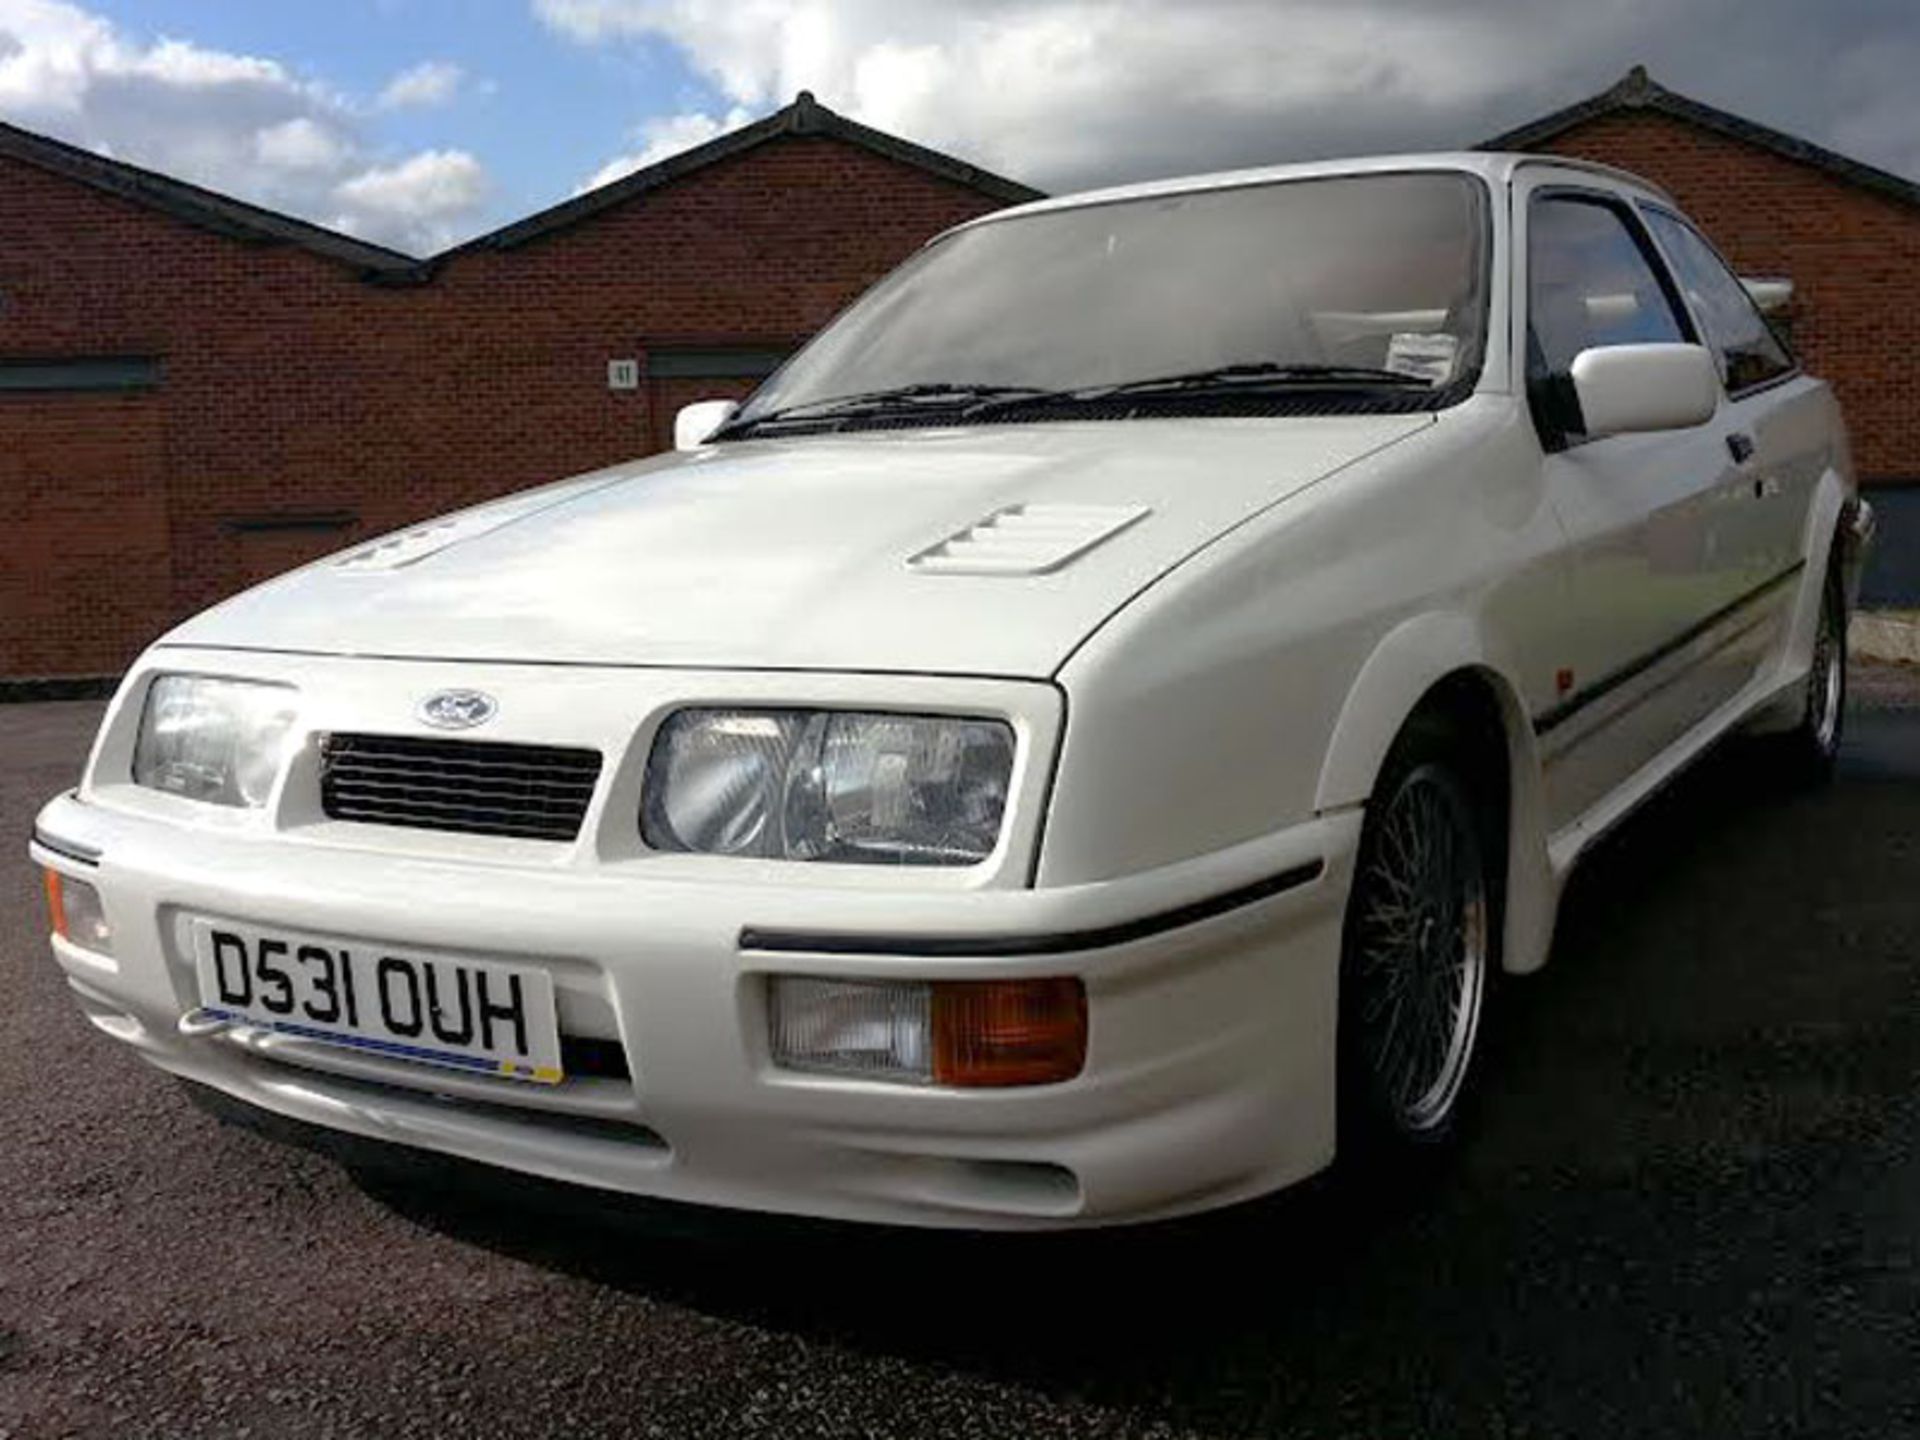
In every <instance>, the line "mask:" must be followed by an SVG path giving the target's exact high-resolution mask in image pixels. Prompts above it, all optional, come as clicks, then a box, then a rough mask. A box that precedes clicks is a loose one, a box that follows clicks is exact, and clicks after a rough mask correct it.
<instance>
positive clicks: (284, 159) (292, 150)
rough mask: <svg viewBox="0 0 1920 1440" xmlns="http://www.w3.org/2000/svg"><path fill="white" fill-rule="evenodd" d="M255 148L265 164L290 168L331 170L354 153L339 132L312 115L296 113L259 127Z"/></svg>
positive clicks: (254, 137) (344, 162) (256, 153)
mask: <svg viewBox="0 0 1920 1440" xmlns="http://www.w3.org/2000/svg"><path fill="white" fill-rule="evenodd" d="M253 150H254V154H255V155H257V156H258V157H259V158H260V163H261V164H263V165H267V166H270V167H273V168H275V169H281V170H288V171H303V170H318V171H324V172H328V173H331V172H333V171H336V170H338V169H340V168H341V166H343V165H344V164H346V162H347V161H348V159H349V158H351V155H352V147H351V146H350V145H349V144H348V143H347V141H346V139H345V138H344V137H343V136H342V135H340V134H339V132H337V131H335V130H331V129H329V128H328V127H327V126H325V125H322V124H321V123H320V122H319V121H317V120H315V119H314V118H313V117H312V116H310V115H296V116H294V117H293V119H291V120H283V121H281V122H280V123H279V124H278V125H268V126H266V127H265V128H264V129H261V130H256V131H255V132H254V136H253Z"/></svg>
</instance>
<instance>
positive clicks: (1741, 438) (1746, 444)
mask: <svg viewBox="0 0 1920 1440" xmlns="http://www.w3.org/2000/svg"><path fill="white" fill-rule="evenodd" d="M1727 453H1728V454H1729V455H1731V456H1733V463H1734V464H1736V465H1744V464H1746V463H1747V462H1748V461H1749V460H1751V459H1753V437H1752V436H1751V435H1749V434H1747V432H1746V431H1744V430H1734V431H1730V432H1729V433H1728V435H1727Z"/></svg>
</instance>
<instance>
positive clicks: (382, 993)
mask: <svg viewBox="0 0 1920 1440" xmlns="http://www.w3.org/2000/svg"><path fill="white" fill-rule="evenodd" d="M192 930H193V955H194V967H195V970H196V971H197V973H198V976H199V982H200V999H201V1002H202V1004H203V1005H204V1006H205V1007H206V1008H207V1009H208V1010H210V1011H212V1012H214V1014H216V1015H218V1016H221V1017H223V1018H225V1019H230V1020H237V1021H240V1022H242V1023H244V1024H247V1025H258V1026H261V1027H262V1028H265V1029H270V1030H277V1031H280V1032H282V1033H283V1034H289V1035H299V1036H302V1037H304V1038H306V1039H309V1040H319V1041H324V1042H325V1043H327V1044H330V1045H344V1046H348V1047H350V1048H352V1049H356V1050H365V1051H370V1052H372V1053H374V1054H379V1055H389V1056H393V1057H395V1058H397V1059H402V1060H414V1061H419V1062H421V1063H423V1064H427V1065H445V1066H450V1067H452V1068H454V1069H457V1070H467V1071H477V1072H479V1073H481V1074H486V1075H504V1076H508V1077H510V1078H512V1079H515V1080H531V1081H535V1082H537V1083H540V1084H546V1085H552V1084H557V1083H558V1082H559V1081H560V1080H561V1078H562V1075H561V1069H560V1025H559V1021H558V1019H557V1018H556V1016H555V1012H554V1003H553V977H552V976H551V975H549V974H547V972H546V971H544V970H541V969H538V968H536V967H534V966H528V965H499V964H495V963H493V962H491V961H483V960H469V959H466V958H465V957H455V956H450V955H429V954H422V953H421V952H419V951H416V950H406V951H399V950H391V949H388V948H387V947H386V946H383V945H371V944H367V943H365V942H363V941H358V940H340V939H335V938H330V937H328V936H324V935H307V934H300V933H297V932H294V931H289V930H262V929H259V928H257V927H255V926H251V925H236V924H231V923H229V922H227V921H225V920H195V921H194V922H193V926H192Z"/></svg>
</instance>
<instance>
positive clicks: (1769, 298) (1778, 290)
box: [1740, 275, 1793, 315]
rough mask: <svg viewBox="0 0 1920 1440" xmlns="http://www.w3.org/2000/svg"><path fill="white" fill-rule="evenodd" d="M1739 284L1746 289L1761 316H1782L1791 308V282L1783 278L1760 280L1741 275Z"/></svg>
mask: <svg viewBox="0 0 1920 1440" xmlns="http://www.w3.org/2000/svg"><path fill="white" fill-rule="evenodd" d="M1740 283H1741V284H1742V285H1744V286H1746V288H1747V294H1748V296H1749V297H1751V299H1752V300H1753V303H1754V304H1755V305H1758V306H1759V307H1760V313H1761V314H1763V315H1783V314H1785V313H1786V312H1787V311H1788V310H1790V309H1792V308H1793V281H1791V280H1788V279H1786V278H1785V277H1784V276H1783V277H1779V278H1762V277H1759V276H1755V275H1742V276H1741V277H1740Z"/></svg>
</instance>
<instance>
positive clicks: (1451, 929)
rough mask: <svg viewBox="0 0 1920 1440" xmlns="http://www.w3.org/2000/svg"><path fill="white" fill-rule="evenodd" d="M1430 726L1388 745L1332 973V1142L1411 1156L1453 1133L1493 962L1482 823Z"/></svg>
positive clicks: (1438, 732) (1466, 772) (1462, 776)
mask: <svg viewBox="0 0 1920 1440" xmlns="http://www.w3.org/2000/svg"><path fill="white" fill-rule="evenodd" d="M1459 753H1460V752H1459V749H1458V747H1456V746H1453V745H1451V744H1450V743H1449V739H1448V736H1447V733H1446V731H1445V730H1444V729H1443V728H1439V727H1427V726H1424V725H1422V726H1419V727H1417V728H1415V729H1412V730H1410V731H1409V733H1408V735H1407V736H1406V737H1404V738H1403V739H1402V741H1401V742H1400V743H1399V744H1398V745H1397V746H1396V747H1395V753H1394V756H1393V757H1392V758H1391V759H1390V760H1389V762H1388V765H1387V767H1386V771H1385V773H1383V775H1382V776H1381V783H1380V785H1379V786H1378V787H1377V789H1376V793H1375V798H1374V800H1372V801H1370V802H1369V805H1368V814H1367V820H1366V825H1365V828H1364V829H1363V830H1362V832H1361V840H1360V856H1359V862H1358V866H1357V869H1356V871H1355V875H1354V882H1353V891H1352V894H1351V896H1350V898H1349V900H1348V908H1347V920H1346V931H1345V937H1344V943H1343V948H1342V957H1341V975H1340V1037H1339V1055H1340V1070H1341V1073H1340V1105H1341V1132H1342V1133H1341V1141H1342V1145H1343V1146H1344V1147H1347V1148H1349V1149H1350V1150H1354V1149H1357V1150H1359V1151H1360V1152H1361V1154H1362V1156H1363V1157H1365V1156H1371V1157H1373V1158H1376V1159H1379V1158H1387V1159H1393V1158H1396V1157H1397V1158H1407V1157H1410V1156H1412V1155H1416V1154H1418V1153H1420V1152H1422V1151H1424V1150H1429V1149H1431V1148H1432V1147H1434V1146H1436V1145H1438V1144H1440V1143H1442V1142H1444V1141H1445V1140H1447V1139H1448V1138H1450V1137H1451V1135H1452V1134H1453V1133H1454V1131H1455V1129H1456V1127H1457V1124H1458V1118H1459V1115H1460V1111H1461V1107H1462V1103H1463V1101H1464V1099H1465V1097H1466V1095H1467V1091H1468V1082H1469V1080H1470V1078H1471V1075H1472V1071H1473V1060H1474V1055H1475V1052H1476V1050H1477V1048H1478V1045H1479V1040H1480V1034H1481V1021H1482V1018H1483V1012H1484V1009H1485V1005H1486V998H1487V991H1488V987H1489V985H1490V983H1491V981H1492V977H1493V972H1494V970H1495V969H1496V967H1497V960H1498V946H1499V938H1498V927H1497V919H1496V915H1495V910H1496V904H1495V895H1496V893H1497V889H1496V883H1495V879H1494V876H1493V873H1492V867H1491V864H1490V859H1491V856H1492V854H1493V852H1494V851H1495V850H1496V848H1497V847H1496V846H1494V845H1493V844H1490V843H1488V842H1489V838H1490V836H1489V825H1488V823H1487V817H1486V815H1484V814H1483V813H1482V811H1481V809H1480V808H1479V807H1478V806H1477V805H1476V802H1475V795H1474V791H1473V789H1472V788H1471V785H1470V780H1469V776H1470V773H1471V771H1470V769H1469V767H1467V766H1465V765H1463V764H1462V763H1461V761H1460V760H1459V758H1457V757H1458V755H1459Z"/></svg>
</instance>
